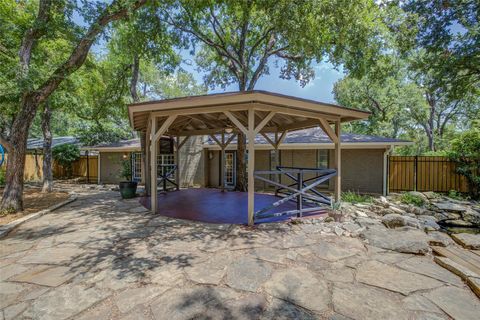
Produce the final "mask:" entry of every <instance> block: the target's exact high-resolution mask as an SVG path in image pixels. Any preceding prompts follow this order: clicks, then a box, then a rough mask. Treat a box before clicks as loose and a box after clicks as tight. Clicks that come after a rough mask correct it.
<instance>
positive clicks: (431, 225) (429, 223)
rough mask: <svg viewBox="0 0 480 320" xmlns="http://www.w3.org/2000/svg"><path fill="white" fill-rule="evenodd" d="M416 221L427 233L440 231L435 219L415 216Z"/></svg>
mask: <svg viewBox="0 0 480 320" xmlns="http://www.w3.org/2000/svg"><path fill="white" fill-rule="evenodd" d="M417 219H418V221H420V223H421V224H422V225H423V227H424V229H426V230H428V231H436V230H440V226H439V225H438V223H437V219H435V217H433V216H425V215H420V216H417Z"/></svg>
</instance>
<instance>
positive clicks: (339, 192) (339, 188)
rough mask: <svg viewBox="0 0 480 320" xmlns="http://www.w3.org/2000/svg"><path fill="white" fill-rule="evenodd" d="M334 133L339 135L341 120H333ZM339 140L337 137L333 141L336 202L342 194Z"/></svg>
mask: <svg viewBox="0 0 480 320" xmlns="http://www.w3.org/2000/svg"><path fill="white" fill-rule="evenodd" d="M335 135H336V136H337V137H340V136H341V122H340V121H337V122H335ZM341 149H342V148H341V141H340V139H337V141H336V142H335V169H336V170H337V175H336V176H335V201H336V202H338V201H340V200H341V195H342V150H341Z"/></svg>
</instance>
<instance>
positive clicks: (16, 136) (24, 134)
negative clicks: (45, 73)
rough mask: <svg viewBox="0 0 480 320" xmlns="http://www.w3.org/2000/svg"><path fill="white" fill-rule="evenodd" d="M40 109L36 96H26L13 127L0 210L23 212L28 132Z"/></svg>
mask: <svg viewBox="0 0 480 320" xmlns="http://www.w3.org/2000/svg"><path fill="white" fill-rule="evenodd" d="M37 108H38V101H37V99H36V98H35V96H32V95H24V97H23V98H22V109H21V111H20V112H19V114H18V116H17V117H16V118H15V121H14V122H13V125H12V130H11V134H10V139H9V140H10V141H9V142H10V145H11V148H10V149H11V150H9V153H8V158H7V172H6V174H5V189H4V190H3V197H2V202H1V205H0V209H13V210H14V211H21V210H23V173H24V169H25V154H26V152H27V139H28V130H29V128H30V125H31V124H32V121H33V118H34V117H35V113H36V111H37Z"/></svg>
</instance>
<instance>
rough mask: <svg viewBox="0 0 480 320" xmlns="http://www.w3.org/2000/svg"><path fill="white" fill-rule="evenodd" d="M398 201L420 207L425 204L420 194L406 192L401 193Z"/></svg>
mask: <svg viewBox="0 0 480 320" xmlns="http://www.w3.org/2000/svg"><path fill="white" fill-rule="evenodd" d="M400 201H401V202H402V203H405V204H413V205H416V206H417V207H421V206H423V205H424V204H425V201H424V200H423V199H422V198H421V197H420V196H417V195H414V194H411V193H408V192H406V193H404V194H402V196H401V197H400Z"/></svg>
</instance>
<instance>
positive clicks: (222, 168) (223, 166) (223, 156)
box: [220, 132, 225, 192]
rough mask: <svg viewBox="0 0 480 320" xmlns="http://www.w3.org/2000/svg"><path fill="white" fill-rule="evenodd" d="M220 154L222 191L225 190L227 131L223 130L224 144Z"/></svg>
mask: <svg viewBox="0 0 480 320" xmlns="http://www.w3.org/2000/svg"><path fill="white" fill-rule="evenodd" d="M220 147H221V154H220V157H221V158H220V166H221V167H220V179H221V184H222V192H224V191H225V133H224V132H222V144H221V146H220Z"/></svg>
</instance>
